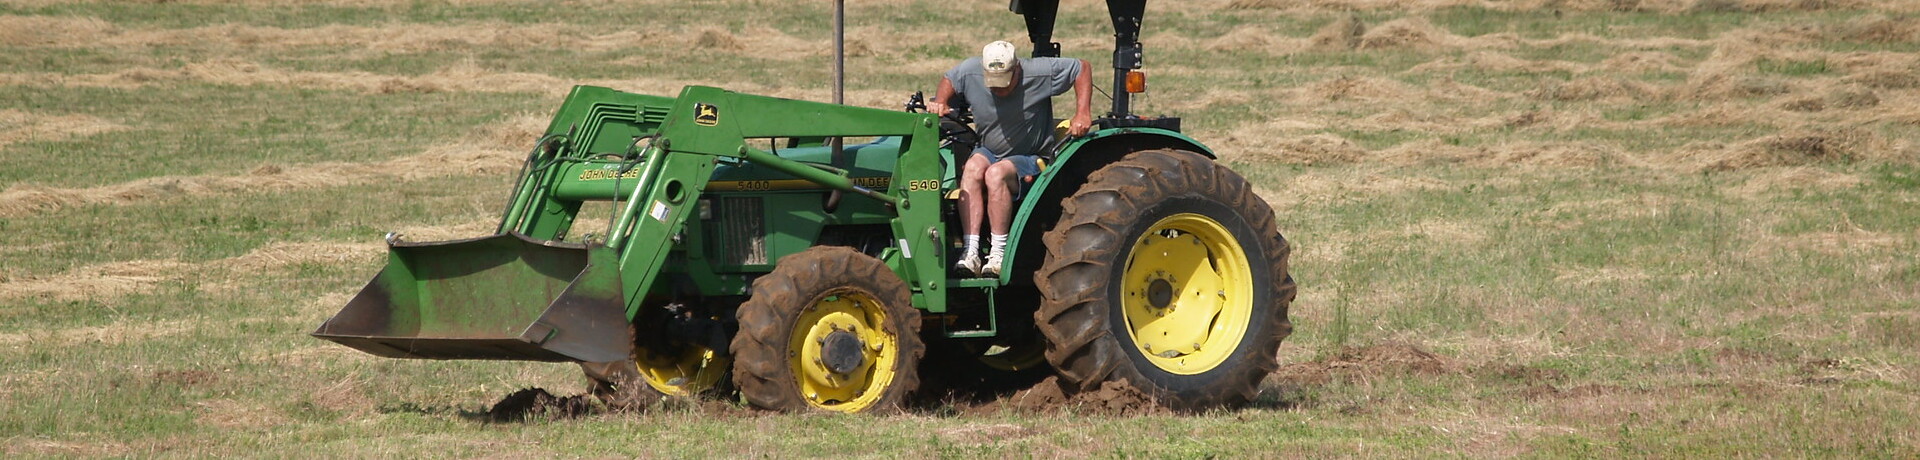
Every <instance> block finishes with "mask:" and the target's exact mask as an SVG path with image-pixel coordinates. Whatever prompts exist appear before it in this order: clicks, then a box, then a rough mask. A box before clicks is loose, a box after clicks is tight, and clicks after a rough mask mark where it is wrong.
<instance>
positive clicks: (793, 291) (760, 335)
mask: <svg viewBox="0 0 1920 460" xmlns="http://www.w3.org/2000/svg"><path fill="white" fill-rule="evenodd" d="M738 315H739V322H740V333H738V334H735V335H734V338H733V344H732V348H733V351H734V353H736V354H735V360H734V371H733V378H734V384H735V385H737V386H739V388H740V393H741V394H742V395H744V396H746V399H747V402H748V403H751V404H753V405H754V406H755V407H759V408H762V409H769V410H777V411H784V412H799V411H806V410H824V411H832V412H885V411H893V410H897V409H899V407H900V406H901V404H902V403H903V402H905V401H906V400H907V396H908V395H909V394H910V393H912V392H913V390H914V389H916V388H917V387H919V386H920V379H919V375H918V374H917V373H916V366H917V365H918V364H919V362H920V358H921V356H923V355H924V354H925V353H926V347H925V345H923V344H922V343H921V341H920V310H918V309H915V308H914V307H913V303H912V297H911V295H910V293H909V291H908V290H907V283H906V282H905V281H902V280H901V279H900V277H899V276H898V275H895V274H894V273H893V271H892V270H890V269H888V268H887V265H886V263H884V262H881V261H880V259H876V258H873V257H872V256H868V255H866V254H861V253H859V252H857V251H854V250H853V249H851V248H846V247H838V246H818V247H814V248H812V249H808V250H806V251H803V252H800V253H797V254H793V255H790V256H786V257H783V258H781V259H780V262H779V264H778V265H776V266H775V267H774V269H773V272H772V273H768V274H767V275H765V276H762V277H760V278H759V279H757V280H754V282H753V296H752V297H751V298H749V299H747V302H746V303H744V304H741V305H740V310H739V313H738Z"/></svg>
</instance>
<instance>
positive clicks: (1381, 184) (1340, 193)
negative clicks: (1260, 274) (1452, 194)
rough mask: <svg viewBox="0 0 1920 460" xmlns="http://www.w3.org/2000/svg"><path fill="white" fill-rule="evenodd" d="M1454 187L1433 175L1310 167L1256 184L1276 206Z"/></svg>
mask: <svg viewBox="0 0 1920 460" xmlns="http://www.w3.org/2000/svg"><path fill="white" fill-rule="evenodd" d="M1451 187H1453V184H1449V183H1447V182H1446V181H1442V180H1439V179H1434V178H1431V177H1409V176H1407V175H1405V174H1403V173H1395V174H1386V173H1384V172H1382V171H1346V172H1331V171H1318V170H1307V171H1303V172H1301V173H1299V174H1295V175H1293V176H1290V177H1287V178H1285V179H1282V180H1281V181H1279V182H1276V183H1271V184H1256V185H1255V186H1254V189H1255V192H1256V193H1257V194H1259V195H1260V198H1261V199H1264V200H1266V201H1267V202H1268V203H1271V204H1272V205H1273V207H1274V208H1275V209H1285V208H1290V207H1294V206H1298V205H1303V204H1320V203H1334V202H1344V201H1355V200H1368V199H1374V198H1378V197H1382V196H1389V195H1397V194H1402V193H1414V192H1421V191H1429V190H1444V189H1448V188H1451Z"/></svg>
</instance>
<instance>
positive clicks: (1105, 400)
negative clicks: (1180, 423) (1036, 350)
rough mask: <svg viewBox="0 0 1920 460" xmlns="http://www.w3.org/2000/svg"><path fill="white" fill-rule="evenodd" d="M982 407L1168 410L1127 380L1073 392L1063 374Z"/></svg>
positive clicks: (1116, 412) (1113, 411) (1102, 411)
mask: <svg viewBox="0 0 1920 460" xmlns="http://www.w3.org/2000/svg"><path fill="white" fill-rule="evenodd" d="M982 409H988V410H993V409H1000V410H1013V411H1018V412H1029V413H1058V412H1063V411H1070V412H1073V413H1077V414H1091V415H1116V416H1118V415H1127V416H1131V415H1146V414H1157V413H1166V411H1167V410H1166V409H1165V408H1163V407H1161V406H1160V403H1159V399H1157V398H1154V397H1153V395H1150V394H1146V393H1144V392H1141V391H1140V390H1137V389H1134V388H1133V386H1132V385H1130V384H1128V383H1127V382H1126V381H1125V380H1109V381H1106V382H1103V383H1101V384H1100V387H1099V388H1095V389H1092V390H1088V391H1078V392H1075V391H1069V390H1067V389H1066V387H1065V386H1064V385H1061V383H1060V380H1059V377H1047V378H1046V380H1041V381H1040V383H1036V384H1034V385H1033V387H1032V388H1028V389H1025V390H1021V391H1019V392H1016V393H1014V394H1013V395H1010V396H1007V397H1005V398H1001V399H1000V400H999V401H995V402H992V403H989V404H987V405H985V406H982Z"/></svg>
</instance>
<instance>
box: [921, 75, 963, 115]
mask: <svg viewBox="0 0 1920 460" xmlns="http://www.w3.org/2000/svg"><path fill="white" fill-rule="evenodd" d="M954 94H956V93H954V92H953V80H948V79H947V77H944V76H943V77H940V86H939V87H937V88H935V89H934V90H933V100H930V101H927V111H928V112H933V114H934V115H938V116H942V117H944V116H947V112H952V111H953V107H949V106H947V100H948V99H951V98H953V96H954Z"/></svg>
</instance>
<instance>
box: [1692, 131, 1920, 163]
mask: <svg viewBox="0 0 1920 460" xmlns="http://www.w3.org/2000/svg"><path fill="white" fill-rule="evenodd" d="M1912 150H1914V148H1913V147H1912V146H1911V145H1902V144H1897V143H1895V142H1893V141H1890V140H1888V139H1886V138H1885V137H1882V136H1880V135H1879V134H1876V133H1873V132H1871V131H1867V130H1863V129H1812V130H1808V129H1796V130H1790V131H1788V132H1785V133H1782V134H1777V135H1771V136H1765V137H1761V138H1758V139H1752V140H1747V141H1743V142H1739V143H1735V144H1720V143H1695V144H1690V145H1688V146H1686V147H1683V148H1682V149H1681V151H1680V152H1679V153H1677V154H1675V155H1671V156H1670V157H1669V158H1668V159H1666V160H1665V163H1666V164H1669V165H1674V166H1679V167H1683V168H1686V169H1691V170H1696V171H1698V170H1710V171H1729V170H1737V169H1748V168H1761V167H1773V166H1806V165H1816V164H1834V163H1847V162H1853V161H1860V160H1877V161H1903V162H1912V161H1915V160H1916V159H1920V158H1917V157H1915V155H1914V153H1916V152H1912Z"/></svg>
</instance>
